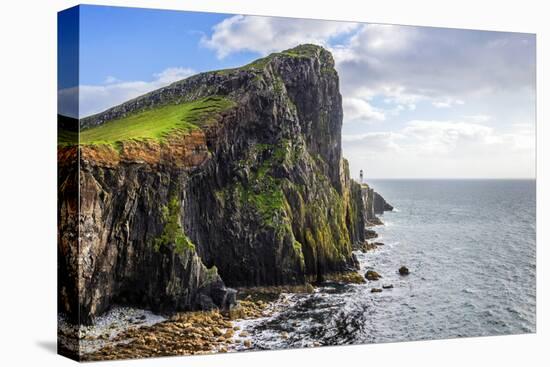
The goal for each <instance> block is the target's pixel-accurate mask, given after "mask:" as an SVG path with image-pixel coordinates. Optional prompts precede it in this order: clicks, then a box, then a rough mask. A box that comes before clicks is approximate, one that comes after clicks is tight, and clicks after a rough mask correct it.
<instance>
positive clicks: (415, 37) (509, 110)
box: [58, 6, 536, 179]
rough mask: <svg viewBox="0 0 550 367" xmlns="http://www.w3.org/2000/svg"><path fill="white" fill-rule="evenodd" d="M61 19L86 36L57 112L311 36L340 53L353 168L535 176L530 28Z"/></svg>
mask: <svg viewBox="0 0 550 367" xmlns="http://www.w3.org/2000/svg"><path fill="white" fill-rule="evenodd" d="M61 18H62V17H60V23H59V24H60V37H59V45H60V46H59V48H60V50H62V49H63V45H68V46H67V49H70V50H73V48H74V47H73V46H74V38H75V37H74V33H75V32H76V31H78V37H79V41H80V42H79V43H80V49H79V54H78V59H79V77H78V78H76V79H77V81H75V78H74V77H73V78H68V77H63V76H64V75H65V76H66V75H68V74H71V75H74V70H71V69H70V68H67V69H63V68H61V69H60V72H59V73H58V75H59V77H58V81H59V90H58V95H59V105H58V107H59V112H60V113H61V114H65V115H69V116H73V117H84V116H87V115H90V114H94V113H97V112H101V111H103V110H105V109H107V108H109V107H112V106H114V105H117V104H120V103H122V102H124V101H126V100H128V99H131V98H133V97H136V96H138V95H141V94H144V93H147V92H149V91H151V90H154V89H157V88H160V87H162V86H165V85H168V84H170V83H172V82H174V81H177V80H181V79H183V78H186V77H188V76H191V75H193V74H196V73H198V72H203V71H209V70H215V69H225V68H229V67H237V66H240V65H243V64H246V63H249V62H250V61H252V60H254V59H257V58H259V57H262V56H265V55H267V54H269V53H271V52H277V51H281V50H284V49H288V48H292V47H294V46H296V45H298V44H302V43H315V44H318V45H321V46H323V47H325V48H327V49H328V50H329V51H331V52H332V54H333V56H334V59H335V63H336V69H337V71H338V74H339V77H340V91H341V93H342V98H343V108H344V125H343V129H342V145H343V150H344V156H345V157H346V158H348V160H349V161H350V168H351V171H352V176H353V177H357V176H358V172H359V170H360V169H363V170H364V171H365V177H366V178H367V179H368V178H534V177H535V171H536V167H535V128H536V115H535V114H536V104H535V103H536V75H535V73H536V67H535V59H536V58H535V50H536V45H535V42H536V40H535V35H533V34H526V33H508V32H489V31H479V30H458V29H448V28H432V27H413V26H402V25H383V24H371V23H352V22H335V21H325V20H308V19H292V18H277V17H260V16H243V15H231V14H215V13H195V12H182V11H166V10H150V9H134V8H119V7H101V6H80V8H79V20H80V22H79V26H78V27H75V26H74V24H75V22H74V21H73V22H71V21H62V19H61ZM62 25H63V27H64V28H61V27H62ZM75 28H76V29H75ZM64 29H66V30H67V32H64V31H63V30H64ZM71 30H72V32H71ZM71 34H72V36H71ZM71 45H73V46H71ZM62 60H63V58H62V57H61V56H60V61H62ZM69 71H70V72H69ZM77 88H78V91H79V93H78V98H79V103H78V104H75V103H71V101H74V99H75V95H76V93H75V91H76V90H77Z"/></svg>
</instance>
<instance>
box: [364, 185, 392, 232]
mask: <svg viewBox="0 0 550 367" xmlns="http://www.w3.org/2000/svg"><path fill="white" fill-rule="evenodd" d="M361 197H362V201H363V213H364V221H365V223H366V225H368V226H373V225H379V224H382V221H381V220H380V219H379V218H378V217H377V216H376V215H377V214H384V212H385V211H392V210H393V206H391V205H390V204H389V203H387V202H386V200H385V199H384V198H383V197H382V195H380V194H379V193H377V192H376V191H374V189H372V188H371V187H370V186H369V185H367V184H362V185H361Z"/></svg>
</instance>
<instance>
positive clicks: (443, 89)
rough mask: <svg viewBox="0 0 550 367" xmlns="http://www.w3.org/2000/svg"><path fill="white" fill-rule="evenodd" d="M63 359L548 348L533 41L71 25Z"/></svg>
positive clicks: (371, 28) (184, 16)
mask: <svg viewBox="0 0 550 367" xmlns="http://www.w3.org/2000/svg"><path fill="white" fill-rule="evenodd" d="M58 32H59V33H58V84H59V86H58V142H57V152H58V250H57V251H58V296H57V297H58V350H59V353H60V354H62V355H65V356H67V357H70V358H73V359H77V360H82V361H98V360H112V359H129V358H145V357H159V356H183V355H195V354H209V353H225V352H241V351H242V352H244V351H259V350H276V349H285V348H309V347H322V346H336V345H350V344H365V343H384V342H400V341H411V340H429V339H442V338H456V337H473V336H490V335H505V334H519V333H533V332H535V331H536V324H535V319H536V318H535V312H536V310H535V300H536V289H535V283H536V282H535V259H536V241H535V240H536V238H535V221H536V216H535V214H536V213H535V209H536V200H535V199H536V198H535V193H536V190H535V189H536V181H535V174H536V172H535V171H536V168H535V133H536V132H535V128H536V116H535V100H536V86H535V50H536V37H535V35H534V34H525V33H510V32H495V31H483V30H462V29H447V28H433V27H419V26H407V25H388V24H373V23H356V22H343V21H330V20H313V19H295V18H281V17H266V16H253V15H235V14H216V13H201V12H186V11H169V10H154V9H137V8H123V7H108V6H92V5H86V6H77V7H74V8H70V9H67V10H64V11H61V12H60V13H59V15H58Z"/></svg>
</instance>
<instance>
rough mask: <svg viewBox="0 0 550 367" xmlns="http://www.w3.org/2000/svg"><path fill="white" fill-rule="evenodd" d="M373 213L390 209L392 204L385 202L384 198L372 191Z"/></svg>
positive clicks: (380, 212) (381, 212)
mask: <svg viewBox="0 0 550 367" xmlns="http://www.w3.org/2000/svg"><path fill="white" fill-rule="evenodd" d="M373 207H374V213H375V214H383V213H384V212H385V211H392V210H393V206H391V205H390V204H389V203H387V202H386V200H385V199H384V198H383V197H382V195H380V194H379V193H377V192H374V205H373Z"/></svg>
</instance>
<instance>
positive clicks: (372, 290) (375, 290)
mask: <svg viewBox="0 0 550 367" xmlns="http://www.w3.org/2000/svg"><path fill="white" fill-rule="evenodd" d="M370 292H371V293H380V292H382V289H380V288H372V289H371V290H370Z"/></svg>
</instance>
